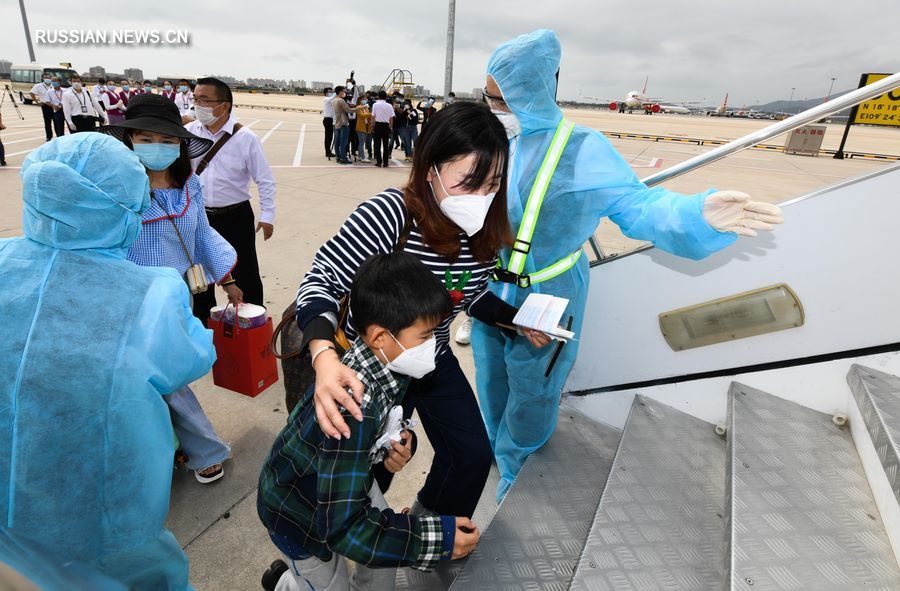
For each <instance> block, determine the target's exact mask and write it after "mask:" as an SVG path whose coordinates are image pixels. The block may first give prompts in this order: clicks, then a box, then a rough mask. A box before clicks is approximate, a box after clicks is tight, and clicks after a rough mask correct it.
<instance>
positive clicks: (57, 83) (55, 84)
mask: <svg viewBox="0 0 900 591" xmlns="http://www.w3.org/2000/svg"><path fill="white" fill-rule="evenodd" d="M50 84H52V85H53V88H59V82H51V83H50Z"/></svg>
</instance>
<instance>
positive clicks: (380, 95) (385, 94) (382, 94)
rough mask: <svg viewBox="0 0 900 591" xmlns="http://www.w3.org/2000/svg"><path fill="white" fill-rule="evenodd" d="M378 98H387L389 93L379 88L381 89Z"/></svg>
mask: <svg viewBox="0 0 900 591" xmlns="http://www.w3.org/2000/svg"><path fill="white" fill-rule="evenodd" d="M378 98H379V99H381V100H386V99H387V93H386V92H385V91H383V90H379V91H378Z"/></svg>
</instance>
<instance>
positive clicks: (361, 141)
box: [356, 131, 372, 160]
mask: <svg viewBox="0 0 900 591" xmlns="http://www.w3.org/2000/svg"><path fill="white" fill-rule="evenodd" d="M356 137H357V138H358V141H357V143H356V155H357V156H359V159H360V160H362V159H363V158H365V157H366V148H367V147H368V148H369V156H370V157H371V156H372V140H371V138H370V137H369V134H367V133H366V132H364V131H357V132H356Z"/></svg>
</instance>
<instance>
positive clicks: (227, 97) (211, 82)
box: [195, 78, 234, 113]
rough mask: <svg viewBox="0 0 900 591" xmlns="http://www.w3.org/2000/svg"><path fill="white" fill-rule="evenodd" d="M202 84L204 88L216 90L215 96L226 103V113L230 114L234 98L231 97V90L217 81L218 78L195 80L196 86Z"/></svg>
mask: <svg viewBox="0 0 900 591" xmlns="http://www.w3.org/2000/svg"><path fill="white" fill-rule="evenodd" d="M201 84H203V85H204V86H214V87H215V89H216V96H217V97H218V98H219V99H220V100H221V101H222V102H225V103H228V112H229V113H230V112H231V106H232V103H234V97H232V95H231V88H230V87H229V86H228V85H227V84H225V83H224V82H222V81H221V80H219V79H218V78H201V79H199V80H197V84H196V86H195V88H196V87H197V86H200V85H201Z"/></svg>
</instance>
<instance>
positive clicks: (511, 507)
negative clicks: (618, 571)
mask: <svg viewBox="0 0 900 591" xmlns="http://www.w3.org/2000/svg"><path fill="white" fill-rule="evenodd" d="M620 435H621V432H620V431H619V430H618V429H614V428H612V427H609V426H606V425H604V424H602V423H598V422H596V421H593V420H591V419H588V418H586V417H584V416H582V415H579V414H577V413H574V412H571V411H567V410H565V409H562V410H561V411H560V414H559V422H558V423H557V427H556V431H555V432H554V433H553V436H552V437H551V438H550V440H549V441H548V442H547V444H546V445H544V447H542V448H541V449H540V450H538V451H537V452H535V453H534V454H532V455H531V457H530V458H528V460H527V461H526V462H525V465H524V466H523V467H522V471H521V472H520V473H519V476H518V478H517V479H516V481H515V483H514V484H513V486H512V487H511V488H510V490H509V492H508V493H507V495H506V498H505V499H504V500H503V502H502V503H500V507H499V508H498V509H497V513H496V514H495V515H494V519H493V520H492V521H491V524H490V525H489V526H488V528H487V529H486V530H485V531H484V533H483V535H482V538H481V541H480V543H479V544H478V547H477V548H476V550H475V551H474V552H473V553H472V555H471V556H469V558H468V560H467V563H466V565H465V567H463V569H462V572H461V573H460V574H459V576H458V577H457V578H456V580H455V581H454V583H453V586H452V587H451V588H452V589H454V590H465V591H469V590H473V589H478V590H485V591H487V590H490V591H513V590H516V591H520V590H522V589H528V590H541V591H562V590H564V589H567V588H568V586H569V583H570V581H571V579H572V574H573V572H574V569H575V565H576V563H577V562H578V557H579V556H580V554H581V549H582V548H583V547H584V542H585V539H587V535H588V530H589V529H590V525H591V521H592V520H593V517H594V513H596V511H597V505H598V504H599V503H600V494H601V492H602V491H603V486H604V484H605V483H606V477H607V475H608V474H609V469H610V466H611V465H612V460H613V455H614V453H615V449H616V446H617V445H618V442H619V437H620Z"/></svg>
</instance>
